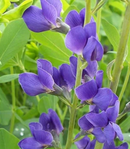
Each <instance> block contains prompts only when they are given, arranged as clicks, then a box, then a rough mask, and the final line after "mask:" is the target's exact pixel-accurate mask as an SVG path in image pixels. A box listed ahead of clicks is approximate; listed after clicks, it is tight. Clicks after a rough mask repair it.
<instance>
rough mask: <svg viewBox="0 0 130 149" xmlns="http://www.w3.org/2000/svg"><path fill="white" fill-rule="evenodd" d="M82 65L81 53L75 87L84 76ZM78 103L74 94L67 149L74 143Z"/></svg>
mask: <svg viewBox="0 0 130 149" xmlns="http://www.w3.org/2000/svg"><path fill="white" fill-rule="evenodd" d="M81 66H82V62H81V60H80V55H79V56H78V64H77V74H76V83H75V88H76V87H78V86H79V85H80V84H81V77H82V69H81ZM77 104H78V98H77V96H76V94H74V98H73V104H72V107H71V109H70V122H69V129H68V136H67V143H66V149H70V147H71V145H72V143H73V130H74V125H75V119H76V112H77Z"/></svg>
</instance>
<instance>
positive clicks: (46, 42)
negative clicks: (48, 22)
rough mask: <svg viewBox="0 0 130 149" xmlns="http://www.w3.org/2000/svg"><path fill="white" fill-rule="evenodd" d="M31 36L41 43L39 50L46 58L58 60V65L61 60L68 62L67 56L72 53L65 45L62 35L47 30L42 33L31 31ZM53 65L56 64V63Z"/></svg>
mask: <svg viewBox="0 0 130 149" xmlns="http://www.w3.org/2000/svg"><path fill="white" fill-rule="evenodd" d="M32 36H33V37H34V38H35V39H36V40H37V41H38V42H40V43H41V44H42V46H41V47H40V52H41V53H42V54H43V56H44V57H45V58H46V59H48V60H51V62H54V63H57V61H60V62H59V63H58V65H60V64H62V63H63V62H64V63H69V57H70V56H71V55H72V52H71V51H70V50H68V49H67V48H66V47H65V43H64V36H63V35H62V34H59V33H56V32H51V31H47V32H42V33H34V32H32ZM61 61H62V62H61ZM53 65H54V66H58V65H57V64H56V65H55V64H53Z"/></svg>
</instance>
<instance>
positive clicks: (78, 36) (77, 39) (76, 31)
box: [65, 22, 103, 63]
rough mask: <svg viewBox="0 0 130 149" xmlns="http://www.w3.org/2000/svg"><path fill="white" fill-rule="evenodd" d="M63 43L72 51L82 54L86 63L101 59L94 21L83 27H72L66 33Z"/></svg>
mask: <svg viewBox="0 0 130 149" xmlns="http://www.w3.org/2000/svg"><path fill="white" fill-rule="evenodd" d="M65 45H66V47H67V48H68V49H70V50H71V51H72V52H74V53H76V54H78V55H81V54H83V57H84V59H85V60H86V61H87V62H88V63H89V62H90V61H94V60H97V61H100V60H101V59H102V56H103V47H102V45H101V44H100V42H99V41H98V39H97V35H96V23H95V22H90V23H88V24H87V25H85V27H82V26H80V25H79V26H76V27H73V28H72V29H71V30H70V31H69V32H68V33H67V35H66V39H65Z"/></svg>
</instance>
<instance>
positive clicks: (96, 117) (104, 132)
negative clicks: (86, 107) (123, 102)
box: [79, 100, 123, 144]
mask: <svg viewBox="0 0 130 149" xmlns="http://www.w3.org/2000/svg"><path fill="white" fill-rule="evenodd" d="M118 113H119V101H118V100H117V101H116V102H115V105H114V106H112V107H109V108H108V109H107V110H106V111H102V112H101V113H93V112H90V113H87V114H86V115H84V116H83V117H81V118H80V119H79V126H80V127H81V129H83V130H85V131H89V132H91V133H92V134H93V135H95V137H96V140H98V141H99V142H101V143H105V142H107V143H108V144H111V142H112V141H113V140H114V138H115V137H116V136H118V138H119V139H120V140H121V141H122V140H123V135H122V132H121V129H120V127H119V126H118V125H117V124H116V118H117V116H118Z"/></svg>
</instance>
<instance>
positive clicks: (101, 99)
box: [19, 0, 128, 149]
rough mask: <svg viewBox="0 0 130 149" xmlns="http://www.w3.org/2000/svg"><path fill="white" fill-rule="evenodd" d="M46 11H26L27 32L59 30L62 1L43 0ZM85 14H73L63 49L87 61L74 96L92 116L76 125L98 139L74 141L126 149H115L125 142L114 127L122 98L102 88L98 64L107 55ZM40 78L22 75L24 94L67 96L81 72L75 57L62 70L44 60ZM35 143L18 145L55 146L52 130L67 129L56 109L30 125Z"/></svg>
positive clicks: (87, 147)
mask: <svg viewBox="0 0 130 149" xmlns="http://www.w3.org/2000/svg"><path fill="white" fill-rule="evenodd" d="M41 6H42V9H39V8H37V7H35V6H31V7H30V8H28V9H27V10H26V11H25V12H24V14H23V19H24V21H25V23H26V24H27V26H28V28H29V29H30V30H32V31H34V32H41V31H46V30H50V29H53V28H58V23H57V20H58V19H60V12H61V8H62V5H61V2H60V1H59V0H53V1H52V0H41ZM84 18H85V9H82V10H81V11H80V13H77V12H76V11H71V12H70V13H69V14H68V16H67V17H66V20H65V22H66V23H67V24H68V25H69V26H70V31H69V32H68V33H67V35H66V39H65V44H66V47H67V48H68V49H70V50H71V51H72V52H73V53H74V54H77V55H80V56H81V61H82V62H83V63H84V62H87V64H88V65H87V67H86V68H84V69H83V71H82V79H81V85H80V86H78V87H77V88H75V94H76V95H77V97H78V98H79V99H80V100H81V104H84V103H87V104H89V105H90V112H89V113H87V114H85V115H84V116H82V117H81V118H80V119H79V121H78V124H79V126H80V128H81V132H83V133H79V134H78V135H77V136H76V138H79V137H80V136H81V134H92V135H94V136H95V139H94V140H92V141H90V139H89V137H88V136H87V135H85V136H84V137H83V138H82V139H81V140H79V141H77V142H75V144H76V146H77V148H78V149H94V147H95V143H96V141H98V142H100V143H104V147H103V149H110V148H111V149H128V145H127V143H123V144H122V145H120V146H118V147H115V144H114V139H115V138H116V137H118V138H119V139H120V140H121V141H123V135H122V132H121V129H120V127H119V126H118V125H117V124H116V119H117V117H118V114H119V101H118V97H117V96H116V95H115V94H114V93H113V92H112V91H111V90H110V89H109V88H102V80H103V71H101V70H98V63H97V61H100V60H101V59H102V56H103V47H102V45H101V44H100V42H99V41H98V37H97V34H96V23H95V22H94V20H93V18H92V19H91V20H90V23H88V24H86V25H85V26H84ZM37 69H38V75H36V74H34V73H23V74H20V76H19V82H20V84H21V86H22V88H23V90H24V91H25V92H26V93H27V94H28V95H30V96H35V95H38V94H41V93H49V94H54V95H57V96H64V97H65V98H66V92H67V93H69V92H70V91H71V90H72V89H73V88H74V86H75V80H76V72H77V57H76V56H71V57H70V65H68V64H62V65H61V66H60V67H59V69H57V68H55V67H53V66H52V64H51V63H50V62H49V61H47V60H44V59H39V60H38V61H37ZM29 126H30V130H31V133H32V135H33V137H32V138H26V139H24V140H22V141H21V142H20V143H19V146H20V147H21V148H22V149H31V148H32V146H33V148H34V146H35V148H36V149H38V148H44V147H47V146H52V145H53V144H54V142H55V139H54V138H55V137H54V134H55V133H54V134H53V133H52V132H53V131H54V132H56V134H57V135H59V133H60V132H61V131H62V130H63V127H62V125H61V123H60V120H59V118H58V116H57V115H56V113H55V112H54V111H53V110H49V114H48V115H47V114H45V113H44V114H42V115H41V117H40V123H31V124H30V125H29Z"/></svg>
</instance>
